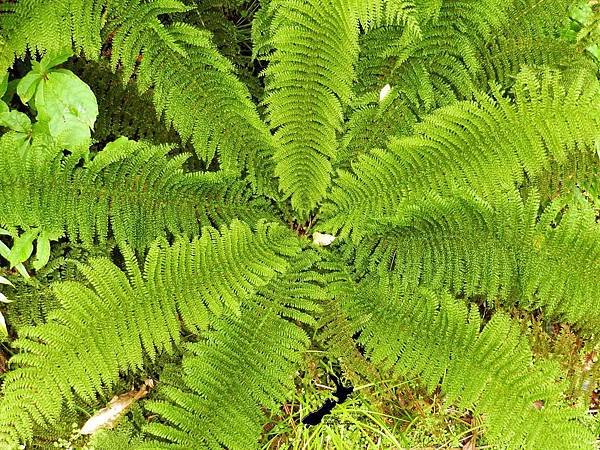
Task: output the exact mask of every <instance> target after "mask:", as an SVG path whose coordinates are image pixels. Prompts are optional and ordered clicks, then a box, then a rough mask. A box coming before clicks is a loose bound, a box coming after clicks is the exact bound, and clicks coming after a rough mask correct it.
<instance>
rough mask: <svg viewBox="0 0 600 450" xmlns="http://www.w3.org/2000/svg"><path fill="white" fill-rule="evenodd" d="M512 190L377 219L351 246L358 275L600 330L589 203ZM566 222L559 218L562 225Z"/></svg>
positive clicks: (595, 236) (427, 203)
mask: <svg viewBox="0 0 600 450" xmlns="http://www.w3.org/2000/svg"><path fill="white" fill-rule="evenodd" d="M562 205H563V203H562V202H560V201H558V200H557V201H556V202H555V203H553V204H551V205H550V206H548V207H547V208H546V210H545V211H544V213H543V214H542V215H541V217H539V218H538V210H539V209H540V205H539V199H538V197H537V196H536V195H535V194H533V193H530V195H529V197H528V199H527V200H525V201H522V200H521V198H520V196H519V194H518V193H517V192H516V191H512V192H511V191H505V192H504V194H503V195H502V198H499V199H498V200H497V201H496V202H495V204H494V206H492V205H490V204H489V203H488V202H486V201H484V200H482V199H481V198H479V197H477V196H475V195H473V194H472V193H463V194H460V193H455V195H447V196H444V197H440V196H437V195H433V196H428V197H422V198H418V199H417V200H410V199H407V200H406V201H404V202H403V203H401V204H399V205H398V211H399V213H397V214H396V215H391V216H388V217H383V218H380V219H375V220H373V221H372V228H371V230H369V232H368V233H367V236H366V237H364V238H363V240H362V241H361V242H359V243H357V245H356V247H355V248H353V252H352V256H351V260H352V265H353V266H354V267H355V268H356V269H357V270H358V271H359V273H367V272H371V273H379V274H380V276H381V277H382V278H385V277H387V276H388V274H394V275H395V276H397V277H398V278H399V279H400V280H401V283H402V285H403V286H405V288H409V287H411V286H419V285H423V286H427V287H430V288H432V289H434V290H435V291H437V292H439V291H447V290H449V291H451V292H453V293H455V294H459V295H464V296H467V297H471V296H476V295H483V296H485V297H487V298H489V299H490V300H492V301H493V300H494V299H502V300H504V301H507V302H508V303H509V304H512V303H519V304H520V305H521V306H525V307H528V308H531V309H534V308H536V307H542V308H543V310H544V312H545V313H546V314H547V315H548V316H549V317H559V318H560V319H562V320H564V321H566V322H570V323H576V324H577V325H579V326H581V327H584V328H586V329H587V330H594V329H596V328H597V327H598V325H599V324H600V322H598V317H597V314H595V311H597V309H598V308H600V295H599V294H598V292H600V285H599V284H598V280H597V279H596V278H595V276H594V275H593V274H594V273H598V270H600V265H599V261H600V247H599V245H598V243H599V242H600V241H599V239H600V226H598V224H597V223H596V221H595V212H594V211H593V209H592V208H590V207H589V205H581V206H579V207H577V206H576V205H572V206H571V207H570V208H569V209H568V210H566V211H564V210H563V209H562V208H561V207H562ZM557 216H558V218H557Z"/></svg>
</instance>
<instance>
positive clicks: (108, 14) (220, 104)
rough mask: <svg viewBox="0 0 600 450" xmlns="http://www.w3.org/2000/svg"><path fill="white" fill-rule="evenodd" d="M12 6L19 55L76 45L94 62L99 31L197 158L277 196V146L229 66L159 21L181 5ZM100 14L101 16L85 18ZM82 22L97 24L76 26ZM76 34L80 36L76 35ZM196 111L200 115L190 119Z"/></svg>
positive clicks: (34, 1)
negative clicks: (274, 177) (273, 161)
mask: <svg viewBox="0 0 600 450" xmlns="http://www.w3.org/2000/svg"><path fill="white" fill-rule="evenodd" d="M7 8H8V9H10V10H11V11H12V10H14V13H13V14H6V15H0V29H2V30H3V33H4V35H5V36H9V37H10V39H9V40H8V45H9V48H11V49H12V51H13V52H14V54H16V55H17V56H19V57H22V56H23V55H24V52H25V49H26V48H27V47H31V48H37V49H38V51H40V52H42V51H45V50H52V49H64V48H72V42H71V39H73V42H74V43H75V46H74V48H75V49H76V50H79V49H80V47H84V53H85V55H86V57H87V58H90V59H97V58H98V57H99V56H100V53H101V45H102V44H103V43H104V41H103V40H102V39H100V36H101V33H104V34H106V35H108V38H107V42H108V43H109V44H110V47H109V48H110V51H109V53H110V54H111V63H112V66H113V68H114V69H116V68H117V67H119V68H120V69H121V70H122V74H123V76H124V78H125V79H126V80H127V79H129V77H130V76H132V75H133V74H134V73H135V78H136V81H137V83H138V88H139V89H140V91H141V92H145V91H146V90H148V89H150V88H152V92H153V101H154V104H155V106H156V110H157V112H158V113H159V114H163V113H164V115H165V119H166V122H167V124H171V123H172V124H173V126H174V128H175V129H176V130H177V132H178V133H179V134H180V136H181V138H182V140H183V141H187V140H188V139H191V140H192V142H193V144H194V148H195V150H196V152H197V154H198V156H199V157H200V158H202V159H205V160H207V161H210V160H212V158H213V157H214V155H215V154H216V153H217V152H218V154H219V160H220V167H221V168H222V169H223V170H225V171H233V172H237V173H242V172H245V173H247V175H248V178H249V180H250V181H251V182H252V183H253V184H254V187H255V188H256V189H257V190H259V191H265V192H269V193H275V190H274V188H273V186H271V176H270V175H271V172H272V166H271V162H270V158H271V156H272V155H273V153H274V151H275V148H276V146H275V142H274V141H273V139H272V136H271V135H270V133H269V131H268V129H267V127H266V126H265V125H264V123H263V122H262V121H261V120H260V118H259V116H258V113H257V111H256V107H255V106H254V105H253V104H252V102H251V100H250V98H249V93H248V90H247V89H246V87H245V86H244V85H243V84H242V83H241V82H240V81H239V80H238V79H237V78H236V77H235V75H234V68H233V66H232V64H231V63H230V62H229V61H228V60H227V59H225V58H224V57H222V56H221V55H220V54H219V53H218V51H217V50H216V48H215V46H214V44H213V43H212V42H211V36H210V33H208V32H206V31H203V30H200V29H197V28H195V27H193V26H191V25H188V24H185V23H172V24H170V25H164V24H163V23H162V22H161V21H160V20H159V18H158V16H159V15H161V14H169V13H174V12H181V11H186V10H187V9H188V7H187V6H185V5H184V4H183V3H181V2H179V1H176V0H159V1H155V2H151V3H146V2H141V1H139V0H135V1H126V0H121V1H117V2H108V1H105V0H101V1H96V0H81V1H79V2H76V3H75V4H73V3H72V2H68V3H64V2H62V1H50V2H47V1H45V0H44V1H42V0H21V1H19V3H18V7H15V6H14V5H12V4H11V5H9V6H7ZM100 11H103V12H102V18H100V17H94V18H93V19H86V18H88V17H89V16H91V15H93V14H95V15H96V16H98V15H99V14H100ZM81 18H84V19H81ZM80 19H81V20H85V22H86V23H87V22H89V23H91V24H92V25H93V26H91V27H89V28H85V26H78V25H77V24H75V23H74V22H73V21H78V20H80ZM40 21H42V23H43V25H42V23H40ZM38 30H45V32H44V33H38ZM78 31H81V33H82V35H81V36H80V35H77V34H73V33H77V32H78ZM46 32H47V33H46ZM58 36H60V38H57V37H58ZM88 43H89V44H88ZM158 68H160V70H159V69H158ZM0 69H1V68H0ZM192 105H193V108H196V109H197V110H198V113H197V114H194V113H193V112H192V113H190V112H191V111H190V108H191V107H192Z"/></svg>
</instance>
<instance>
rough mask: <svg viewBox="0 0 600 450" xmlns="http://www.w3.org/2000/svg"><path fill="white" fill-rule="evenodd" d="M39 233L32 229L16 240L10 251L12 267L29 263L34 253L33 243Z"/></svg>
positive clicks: (9, 256)
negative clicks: (24, 262) (28, 260)
mask: <svg viewBox="0 0 600 450" xmlns="http://www.w3.org/2000/svg"><path fill="white" fill-rule="evenodd" d="M39 232H40V230H39V229H37V228H32V229H31V230H27V231H26V232H25V233H23V234H22V235H21V236H19V237H18V238H16V239H15V243H14V244H13V247H12V249H11V250H10V255H8V261H9V262H10V267H15V266H16V265H17V264H19V263H22V262H23V261H27V259H28V258H29V257H30V256H31V254H32V253H33V241H34V240H35V238H36V237H37V235H38V234H39Z"/></svg>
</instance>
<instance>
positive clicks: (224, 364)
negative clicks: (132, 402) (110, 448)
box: [136, 252, 323, 450]
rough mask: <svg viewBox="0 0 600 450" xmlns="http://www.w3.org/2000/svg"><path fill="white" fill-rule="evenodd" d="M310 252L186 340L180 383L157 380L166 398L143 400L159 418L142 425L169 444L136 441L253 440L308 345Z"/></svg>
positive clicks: (312, 290)
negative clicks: (232, 310)
mask: <svg viewBox="0 0 600 450" xmlns="http://www.w3.org/2000/svg"><path fill="white" fill-rule="evenodd" d="M317 259H318V256H316V254H315V253H310V252H309V253H304V254H302V255H301V256H300V257H299V258H295V261H294V260H292V261H291V267H290V269H289V271H288V272H287V273H286V274H285V275H283V276H282V277H279V278H277V280H276V282H273V283H270V284H268V285H266V286H265V287H264V288H261V289H259V290H258V292H257V295H256V296H255V297H253V298H251V299H249V300H248V301H245V302H244V303H243V304H242V305H241V311H240V314H239V315H238V316H222V317H221V318H220V319H217V320H216V321H214V322H213V323H212V324H211V325H212V328H211V330H209V331H208V332H207V333H205V334H204V335H203V337H202V339H201V341H200V342H199V343H194V344H191V345H190V346H189V347H188V348H189V350H190V351H191V355H188V356H186V357H184V362H183V372H184V376H183V385H177V384H176V385H175V386H168V387H163V388H162V392H163V394H164V395H165V396H166V398H167V401H166V402H151V403H150V404H149V405H147V408H148V409H149V410H150V411H152V412H154V413H156V414H158V415H159V416H160V417H161V419H162V420H164V422H163V421H154V422H152V423H151V424H149V425H148V426H146V427H145V429H144V431H145V432H147V433H149V434H151V435H154V436H156V437H158V438H160V439H163V440H167V441H169V442H172V443H173V444H174V445H172V446H167V445H165V446H164V447H160V444H158V443H147V444H145V445H142V446H141V447H139V448H144V449H151V448H159V447H160V448H173V449H175V448H177V449H184V448H185V449H190V450H191V449H196V448H206V449H221V448H223V447H226V448H229V449H248V448H255V447H256V443H257V442H258V438H259V436H260V434H261V432H262V428H263V426H264V424H265V422H266V421H267V417H266V415H265V412H266V411H268V410H271V411H272V410H276V409H277V408H278V407H279V405H280V404H281V403H282V402H283V401H285V399H286V397H287V395H288V393H289V391H290V389H292V388H293V375H294V372H295V371H296V368H297V366H298V363H299V362H300V360H301V356H302V352H303V351H304V350H306V349H307V348H308V345H309V339H308V336H307V334H306V331H304V330H303V328H302V327H303V326H309V327H312V326H314V319H313V314H314V313H315V312H317V311H318V310H319V306H318V304H319V303H321V302H322V300H323V293H322V291H321V290H320V288H319V287H318V286H317V285H315V284H313V283H312V282H311V281H310V280H311V278H316V277H318V275H317V274H316V273H314V274H311V273H310V268H311V266H313V265H314V263H315V262H316V260H317ZM304 280H306V281H304ZM232 399H235V400H234V401H232ZM136 448H138V447H136Z"/></svg>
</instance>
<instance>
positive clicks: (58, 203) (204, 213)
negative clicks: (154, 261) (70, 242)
mask: <svg viewBox="0 0 600 450" xmlns="http://www.w3.org/2000/svg"><path fill="white" fill-rule="evenodd" d="M14 139H15V138H14V137H11V136H10V135H9V134H6V135H4V136H3V137H2V138H1V139H0V147H1V150H0V151H1V152H2V154H3V157H4V158H3V160H2V164H1V165H2V170H1V175H0V186H2V190H1V191H0V197H2V204H4V205H6V207H4V208H2V210H1V211H0V224H3V225H5V226H18V225H21V226H23V225H27V226H30V227H36V228H37V229H41V230H43V231H45V232H47V233H50V234H54V235H58V236H60V235H62V234H63V233H64V232H65V231H66V232H67V234H68V235H69V237H70V238H71V239H79V240H81V241H82V242H83V243H84V244H86V245H88V246H91V245H93V244H94V242H99V243H100V244H104V243H105V242H106V239H107V236H108V233H109V228H110V229H111V231H112V233H113V234H114V236H115V237H116V238H117V240H119V241H127V242H129V243H130V244H131V245H132V246H133V247H134V248H136V249H143V248H145V247H147V246H148V245H149V244H150V243H151V242H152V241H153V240H154V239H156V238H157V237H159V236H163V235H164V234H165V232H169V233H172V234H184V233H185V234H189V235H195V234H198V233H199V232H200V227H202V226H205V225H211V223H214V224H218V225H221V224H223V223H227V222H230V221H231V220H232V219H234V218H240V219H244V220H247V221H248V222H253V221H256V220H257V219H259V218H263V217H269V216H271V213H270V212H269V211H268V210H267V209H266V208H265V206H266V203H265V202H264V201H260V200H256V201H255V200H253V199H252V198H251V192H250V191H249V190H248V188H247V184H246V183H243V182H234V183H232V182H231V177H228V176H226V175H224V174H222V173H186V172H184V171H183V170H182V169H181V165H182V163H183V162H184V161H185V160H186V159H187V158H188V157H189V155H185V154H181V155H178V156H176V157H174V158H168V157H167V156H166V155H167V153H168V152H169V151H170V150H171V147H168V146H164V145H163V146H151V145H148V144H144V143H137V142H134V141H129V140H127V139H126V138H120V139H118V140H117V141H115V142H113V143H110V144H108V145H107V146H106V148H105V149H104V150H103V151H101V152H100V153H98V155H97V156H96V157H94V158H93V159H92V160H91V161H89V162H88V163H87V164H85V165H84V167H81V162H82V156H83V155H81V154H78V153H72V154H69V155H65V154H64V153H63V151H62V148H61V147H60V146H58V145H57V144H56V143H54V142H51V143H50V142H48V141H47V140H45V139H40V141H38V142H35V141H34V142H33V145H32V146H31V148H30V150H29V151H28V152H27V153H26V154H25V155H24V156H23V157H21V156H20V155H19V153H18V151H17V150H16V147H15V146H14ZM23 167H26V168H27V170H26V171H25V172H24V171H23ZM27 257H28V255H26V256H25V258H24V259H21V261H24V260H25V259H27ZM19 262H20V261H19Z"/></svg>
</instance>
